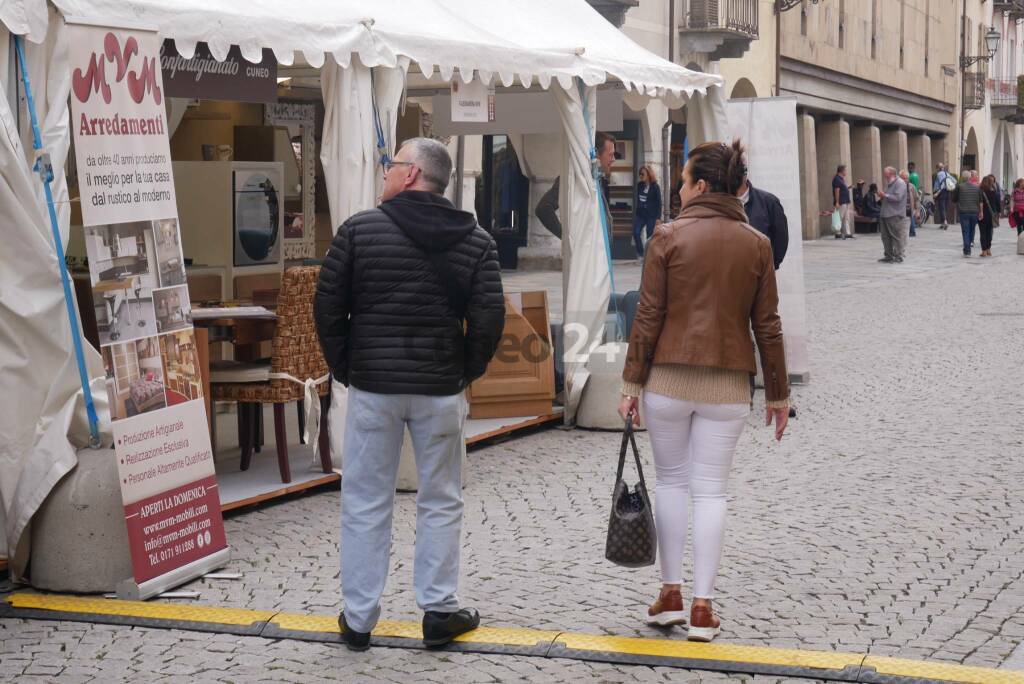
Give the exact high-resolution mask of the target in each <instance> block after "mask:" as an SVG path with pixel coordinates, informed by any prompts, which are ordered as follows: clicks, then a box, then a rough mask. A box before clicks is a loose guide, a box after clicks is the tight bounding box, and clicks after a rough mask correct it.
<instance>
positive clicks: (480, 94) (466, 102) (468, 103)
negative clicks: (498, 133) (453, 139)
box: [451, 77, 494, 123]
mask: <svg viewBox="0 0 1024 684" xmlns="http://www.w3.org/2000/svg"><path fill="white" fill-rule="evenodd" d="M451 88H452V121H454V122H458V123H489V122H491V121H494V88H490V87H488V86H487V84H486V83H483V82H482V81H476V80H474V81H471V82H469V83H463V82H462V81H460V80H459V79H458V77H456V78H455V79H453V80H452V86H451Z"/></svg>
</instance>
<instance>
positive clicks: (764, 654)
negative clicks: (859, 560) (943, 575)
mask: <svg viewBox="0 0 1024 684" xmlns="http://www.w3.org/2000/svg"><path fill="white" fill-rule="evenodd" d="M558 641H559V642H561V643H562V644H564V645H565V648H566V649H568V650H570V651H598V652H603V653H628V654H631V655H648V656H660V657H666V658H684V659H686V660H719V661H727V662H738V663H757V664H760V665H783V666H786V667H801V668H816V669H826V670H844V669H846V668H848V667H855V668H856V667H860V665H861V663H862V662H863V661H864V654H863V653H840V652H833V651H799V650H795V649H783V648H767V647H763V646H741V645H739V644H724V643H721V642H719V643H717V644H715V643H712V644H701V643H694V642H692V641H681V640H678V639H639V638H633V637H614V636H593V635H590V634H562V635H561V636H559V637H558Z"/></svg>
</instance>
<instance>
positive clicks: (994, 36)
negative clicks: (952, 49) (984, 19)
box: [960, 26, 1002, 69]
mask: <svg viewBox="0 0 1024 684" xmlns="http://www.w3.org/2000/svg"><path fill="white" fill-rule="evenodd" d="M1000 38H1002V36H1000V35H999V31H997V30H996V27H995V26H992V27H991V28H989V30H988V32H987V33H985V50H986V51H988V54H987V55H978V56H976V57H968V56H967V55H960V68H961V69H967V68H968V67H970V66H972V65H974V64H977V63H978V62H987V61H989V60H990V59H992V58H993V57H995V55H996V52H998V51H999V39H1000Z"/></svg>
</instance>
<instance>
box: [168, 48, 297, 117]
mask: <svg viewBox="0 0 1024 684" xmlns="http://www.w3.org/2000/svg"><path fill="white" fill-rule="evenodd" d="M160 66H161V69H162V70H163V77H164V87H165V88H166V89H167V91H166V93H165V95H166V96H167V97H185V98H188V99H190V100H234V101H237V102H277V59H276V58H275V57H274V53H273V51H271V50H268V49H266V48H264V50H263V61H261V62H260V63H259V64H253V63H252V62H249V61H248V60H246V59H245V58H244V57H242V51H241V49H239V47H238V46H237V45H232V46H231V49H230V50H228V54H227V57H225V58H224V59H223V60H218V59H217V58H215V57H214V56H213V55H212V54H211V53H210V48H209V47H207V45H206V43H196V48H195V53H194V54H193V55H192V57H191V58H189V59H185V58H184V57H182V56H181V55H180V54H178V50H177V48H176V47H175V45H174V41H173V40H171V39H168V40H165V41H164V42H163V47H162V48H161V50H160Z"/></svg>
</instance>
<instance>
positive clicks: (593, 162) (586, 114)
mask: <svg viewBox="0 0 1024 684" xmlns="http://www.w3.org/2000/svg"><path fill="white" fill-rule="evenodd" d="M576 86H577V88H578V89H579V93H580V108H581V109H582V110H583V123H584V124H585V125H586V127H587V135H588V136H589V140H590V168H591V172H592V173H593V176H594V186H595V187H596V188H597V207H598V214H600V216H601V235H602V237H603V238H604V254H605V258H606V259H607V260H608V278H609V280H610V281H611V286H612V291H611V301H612V307H613V309H614V310H615V332H616V333H617V334H618V336H619V338H620V339H621V338H622V337H623V335H624V332H623V320H622V316H621V315H620V314H619V303H618V302H617V301H616V300H615V270H614V269H613V268H612V245H611V227H610V226H609V225H608V212H606V211H605V202H604V188H602V187H601V177H600V175H599V174H598V171H597V149H596V148H595V147H594V129H593V128H591V126H590V107H589V106H587V98H586V88H585V86H584V85H583V82H582V81H579V80H577V82H576Z"/></svg>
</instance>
